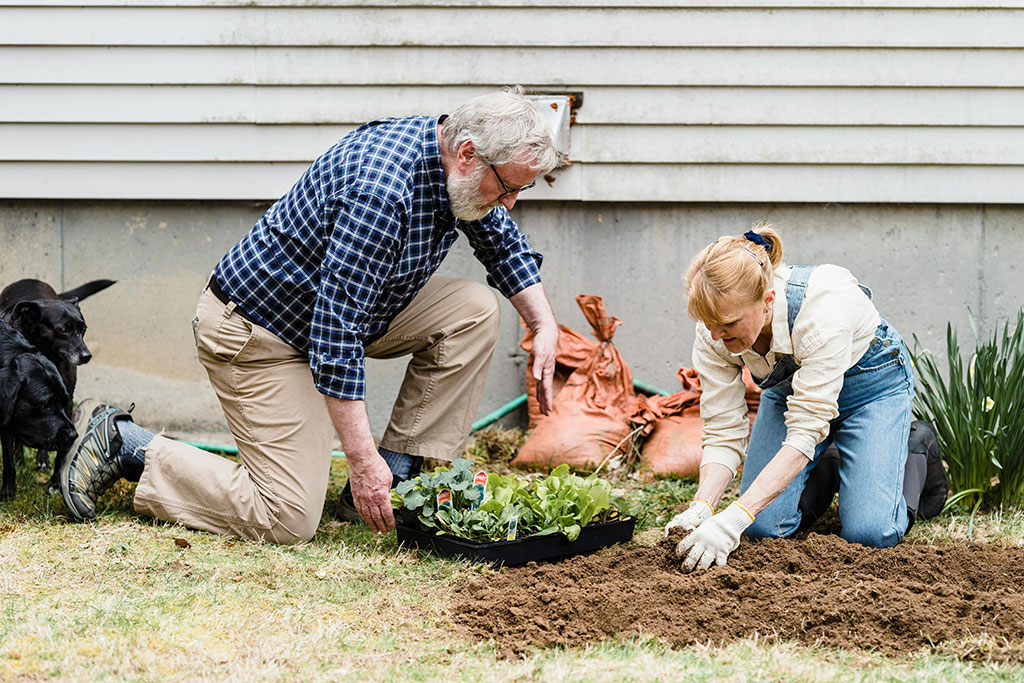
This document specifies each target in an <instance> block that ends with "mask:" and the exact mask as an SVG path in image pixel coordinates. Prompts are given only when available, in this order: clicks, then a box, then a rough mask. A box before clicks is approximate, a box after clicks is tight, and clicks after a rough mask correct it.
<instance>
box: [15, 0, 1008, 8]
mask: <svg viewBox="0 0 1024 683" xmlns="http://www.w3.org/2000/svg"><path fill="white" fill-rule="evenodd" d="M173 4H174V6H176V7H292V8H302V9H305V8H309V7H437V6H439V5H444V6H446V7H514V8H517V9H521V8H523V7H574V8H582V9H592V8H597V7H600V8H611V9H616V8H622V7H623V6H624V5H625V4H626V3H625V2H623V0H597V1H595V0H532V1H529V2H523V0H444V2H443V3H442V2H439V1H438V0H174V1H173ZM25 5H30V6H37V7H67V6H74V7H108V6H109V7H163V6H166V5H167V2H162V1H161V0H78V2H74V3H69V2H68V0H31V1H30V2H27V1H26V0H0V7H19V6H25ZM631 5H639V6H642V7H651V8H662V7H669V8H675V7H679V6H680V5H684V6H686V7H701V8H711V9H731V8H735V7H754V8H766V7H777V8H782V9H791V8H798V7H807V8H821V7H834V8H840V9H863V8H882V9H895V8H911V9H949V8H952V9H989V8H1011V9H1012V8H1017V7H1019V6H1020V3H1019V2H1018V1H1017V0H985V2H984V3H983V4H982V5H981V6H979V4H978V3H976V2H975V3H971V2H965V0H810V1H808V0H803V1H802V2H794V1H793V0H688V1H687V2H685V3H680V2H678V0H643V2H636V3H631Z"/></svg>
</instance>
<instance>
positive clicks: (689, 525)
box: [665, 498, 715, 538]
mask: <svg viewBox="0 0 1024 683" xmlns="http://www.w3.org/2000/svg"><path fill="white" fill-rule="evenodd" d="M713 514H715V509H714V508H713V507H711V503H708V502H705V501H703V500H700V499H698V498H694V499H693V501H692V502H691V503H690V507H688V508H686V509H685V510H683V511H682V512H680V513H679V514H678V515H676V516H675V517H673V518H672V521H671V522H669V523H668V524H666V525H665V538H668V530H669V529H674V528H675V527H679V528H680V529H682V530H683V531H693V530H694V529H696V528H697V527H699V526H700V525H701V524H703V523H704V520H705V519H711V515H713Z"/></svg>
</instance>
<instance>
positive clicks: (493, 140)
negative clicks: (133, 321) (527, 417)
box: [61, 89, 560, 543]
mask: <svg viewBox="0 0 1024 683" xmlns="http://www.w3.org/2000/svg"><path fill="white" fill-rule="evenodd" d="M559 162H560V158H559V155H558V153H557V151H556V149H555V147H554V144H553V141H552V139H551V135H550V133H549V132H548V128H547V125H546V123H545V121H544V118H543V116H542V115H541V114H540V113H539V111H537V110H536V109H535V108H534V107H533V106H532V105H531V104H530V102H529V101H528V100H526V99H525V98H524V97H523V96H522V94H521V90H519V89H507V90H505V91H503V92H499V93H494V94H490V95H484V96H481V97H477V98H475V99H472V100H470V101H469V102H467V103H465V104H464V105H462V106H461V107H459V108H458V109H456V110H455V111H454V112H453V113H452V114H451V115H450V116H440V117H433V116H413V117H409V118H400V119H384V120H380V121H374V122H372V123H368V124H366V125H364V126H362V127H360V128H358V129H357V130H355V131H353V132H352V133H350V134H349V135H347V136H345V137H344V138H342V140H341V141H340V142H338V144H336V145H335V146H334V147H332V148H331V149H329V150H328V151H327V152H326V153H325V154H323V155H322V156H321V157H320V158H319V159H317V160H316V161H315V162H313V164H312V165H311V166H310V167H309V169H307V170H306V172H305V173H304V174H303V175H302V177H300V178H299V180H298V182H296V184H295V185H294V186H293V187H292V188H291V190H289V191H288V193H287V194H285V196H284V197H282V198H281V199H280V200H279V201H278V202H277V203H275V204H274V205H273V206H272V207H270V209H269V210H268V211H267V212H266V214H264V216H263V217H262V218H261V219H260V220H259V222H258V223H257V224H256V225H255V227H253V229H252V230H251V231H250V232H249V233H248V234H247V235H245V236H244V237H243V238H242V239H241V240H240V241H239V242H238V244H236V245H235V246H234V247H233V248H232V249H231V250H230V251H228V253H227V254H226V255H225V256H224V257H223V258H222V259H221V260H220V262H219V263H218V264H217V266H216V268H215V269H214V271H213V274H212V277H211V279H210V281H209V286H208V287H207V288H206V290H204V292H203V294H202V296H201V297H200V299H199V304H198V307H197V310H196V318H195V320H193V328H194V332H195V338H196V346H197V349H198V353H199V359H200V361H201V362H202V363H203V365H204V366H205V367H206V369H207V372H208V374H209V376H210V381H211V383H212V385H213V388H214V390H215V391H216V393H217V396H218V397H219V398H220V401H221V404H222V406H223V408H224V414H225V416H226V417H227V422H228V426H229V427H230V429H231V431H232V433H233V434H234V436H235V440H236V442H237V444H238V450H239V459H240V462H239V463H234V462H231V461H229V460H225V459H223V458H220V457H217V456H214V455H210V454H208V453H205V452H203V451H201V450H199V449H196V448H193V447H191V446H188V445H186V444H182V443H179V442H175V441H172V440H170V439H167V438H164V437H161V436H156V437H154V436H153V434H151V433H150V432H147V431H146V430H143V429H142V428H140V427H138V426H136V425H135V424H134V422H133V421H132V420H131V418H130V416H129V415H128V414H127V413H125V412H124V411H121V410H118V409H117V408H115V407H113V406H106V405H97V406H95V408H91V407H90V408H86V409H85V410H83V411H81V412H82V414H81V415H80V416H79V417H78V419H77V422H78V425H79V433H80V435H81V436H80V437H79V440H78V442H77V443H76V445H75V446H73V447H72V451H71V454H70V456H69V457H68V458H67V459H66V461H65V466H64V468H63V469H62V472H61V489H62V493H63V497H64V501H65V503H66V504H67V506H68V509H69V510H70V511H71V515H72V516H73V517H74V518H75V519H76V520H87V519H91V518H92V517H93V516H94V515H95V500H96V497H97V495H98V494H99V493H100V492H102V491H103V490H104V489H105V488H107V487H108V486H109V485H110V484H111V483H113V482H114V481H115V480H117V479H118V478H120V477H127V478H132V479H138V478H140V477H141V478H140V479H139V485H138V487H137V489H136V494H135V508H136V510H138V511H139V512H141V513H144V514H148V515H151V516H153V517H157V518H159V519H163V520H168V521H173V522H180V523H182V524H185V525H187V526H190V527H194V528H199V529H205V530H208V531H212V532H215V533H220V534H227V535H233V536H238V537H241V538H249V539H266V540H269V541H274V542H277V543H294V542H300V541H306V540H309V539H310V538H311V537H312V536H313V533H314V532H315V531H316V528H317V525H318V523H319V520H320V517H321V514H322V511H323V502H324V494H325V492H326V489H327V480H328V474H329V470H330V457H331V456H330V452H331V442H332V434H333V432H334V431H337V433H338V434H339V435H340V437H341V441H342V447H343V448H344V449H345V454H346V457H347V459H348V464H349V483H348V484H347V485H346V489H345V491H344V492H343V495H342V502H341V504H340V512H341V515H342V517H343V518H345V519H350V520H352V519H358V518H359V517H361V518H362V519H364V520H366V521H367V522H368V523H369V525H370V526H371V527H372V528H373V529H374V531H376V532H379V533H385V532H387V531H389V530H390V529H393V528H394V518H393V515H392V511H391V504H390V495H389V491H390V489H391V487H392V485H393V483H395V482H396V480H401V479H405V478H408V477H410V476H413V475H414V474H415V473H416V472H417V471H418V468H419V464H420V463H421V462H422V459H423V458H424V457H431V458H440V459H452V458H454V457H456V456H457V455H458V454H459V453H460V452H461V450H462V447H463V445H464V442H465V440H466V438H467V436H468V433H469V428H470V424H471V422H472V419H473V416H474V415H475V413H476V409H477V406H478V403H479V401H480V396H481V394H482V391H483V386H484V381H485V379H486V375H487V369H488V366H489V365H490V359H491V355H492V353H493V350H494V346H495V343H496V341H497V335H498V304H497V300H496V298H495V296H494V294H493V293H492V291H491V290H490V289H488V288H487V287H486V286H484V285H482V284H479V283H475V282H469V281H465V280H458V279H454V278H450V277H444V276H441V275H436V274H435V271H436V270H437V268H438V267H439V266H440V264H441V262H442V260H443V259H444V257H445V255H446V254H447V253H448V251H449V249H450V248H451V246H452V243H453V242H454V241H455V240H456V238H457V237H458V232H459V231H461V232H463V233H465V235H466V237H467V238H468V239H469V242H470V244H471V245H472V247H473V249H474V252H475V254H476V256H477V258H478V259H479V260H480V261H481V262H482V263H483V265H484V266H485V267H486V269H487V279H488V282H489V283H490V284H491V285H492V286H494V287H495V288H497V289H498V291H500V292H501V294H503V295H504V296H506V297H508V299H509V300H510V301H511V303H512V304H513V305H514V306H515V308H516V309H517V310H518V311H519V313H520V314H521V315H522V316H523V319H524V320H525V321H526V323H527V324H528V325H529V326H530V328H531V329H533V331H534V333H535V335H536V336H535V343H534V354H535V357H536V362H535V364H534V367H533V373H534V376H535V377H537V378H538V380H539V383H538V384H539V386H538V400H539V401H540V405H541V407H542V410H545V411H546V410H547V408H548V406H549V405H550V399H551V376H552V374H553V370H554V352H555V345H556V342H557V334H558V333H557V326H556V323H555V320H554V316H553V315H552V312H551V308H550V306H549V304H548V301H547V298H546V297H545V294H544V289H543V286H542V285H541V282H540V274H539V267H540V262H541V256H540V255H539V254H538V253H536V252H535V251H533V250H532V249H531V248H530V246H529V245H528V244H527V243H526V241H525V239H524V238H523V236H522V234H521V233H520V232H519V230H518V229H517V227H516V225H515V223H514V222H513V221H512V220H511V218H509V214H508V210H509V209H511V208H512V207H513V205H514V204H515V202H516V199H517V198H518V196H519V193H520V192H522V191H524V190H526V189H528V188H530V187H532V186H533V184H534V182H535V180H536V178H537V177H538V176H539V175H541V174H542V173H546V172H548V171H549V170H551V169H552V168H554V167H555V166H556V165H557V164H558V163H559ZM410 354H411V356H412V359H411V360H410V362H409V365H408V367H407V369H406V374H405V380H404V382H403V384H402V387H401V390H400V391H399V394H398V398H397V400H396V402H395V404H394V409H393V413H392V416H391V421H390V423H389V424H388V427H387V429H386V431H385V432H384V435H383V438H382V439H381V441H380V445H379V446H377V445H375V443H374V440H373V437H372V435H371V433H370V426H369V420H368V418H367V413H366V408H365V405H364V402H363V401H364V394H365V388H364V385H365V381H364V358H365V357H367V356H369V357H371V358H394V357H398V356H405V355H410Z"/></svg>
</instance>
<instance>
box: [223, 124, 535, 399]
mask: <svg viewBox="0 0 1024 683" xmlns="http://www.w3.org/2000/svg"><path fill="white" fill-rule="evenodd" d="M438 121H439V119H437V118H435V117H430V116H414V117H409V118H401V119H383V120H379V121H373V122H371V123H368V124H366V125H364V126H361V127H360V128H358V129H356V130H355V131H353V132H352V133H350V134H348V135H346V136H345V137H344V138H342V139H341V141H340V142H338V144H336V145H335V146H334V147H332V148H331V149H329V150H327V152H326V153H324V154H323V155H322V156H321V157H320V158H318V159H317V160H316V161H314V162H313V164H312V165H311V166H310V167H309V168H308V169H306V171H305V173H303V174H302V177H300V178H299V180H298V182H296V183H295V185H294V186H292V188H291V189H290V190H289V191H288V193H287V194H285V195H284V196H283V197H282V198H281V199H279V200H278V201H277V203H275V204H274V205H273V206H272V207H270V209H268V210H267V212H266V213H265V214H264V215H263V217H262V218H260V220H259V222H257V223H256V225H255V226H254V227H253V228H252V230H250V231H249V233H248V234H246V235H245V237H243V238H242V239H241V240H240V241H239V242H238V244H236V245H235V246H234V247H232V248H231V250H230V251H228V253H227V254H225V255H224V257H223V258H222V259H221V260H220V263H218V264H217V268H216V270H215V275H216V277H217V281H218V283H219V284H220V286H221V288H222V289H223V290H224V292H225V293H226V294H227V295H228V296H229V297H230V298H231V300H232V301H234V302H235V303H236V304H237V305H238V306H239V307H240V308H241V309H242V310H243V311H245V312H246V313H247V314H248V315H249V317H251V318H252V319H253V320H255V321H256V322H258V323H259V324H260V325H262V326H264V327H266V328H267V329H269V330H270V331H272V332H273V333H274V334H276V335H278V336H279V337H281V338H282V339H284V340H285V341H286V342H288V343H289V344H290V345H292V346H293V347H295V348H296V349H298V350H300V351H304V352H307V353H308V354H309V363H310V367H311V368H312V370H313V378H314V381H315V383H316V386H317V389H318V390H319V391H320V392H321V393H323V394H326V395H328V396H333V397H335V398H340V399H346V400H362V399H363V398H364V395H365V377H364V365H363V361H364V357H363V348H364V346H365V345H367V344H369V343H370V342H372V341H374V340H375V339H377V338H379V337H380V336H382V335H383V334H384V332H385V331H386V330H387V328H388V325H389V324H390V323H391V321H392V320H393V319H394V317H395V316H396V315H397V314H398V313H399V312H400V311H401V310H402V309H403V308H404V307H405V306H407V305H408V304H409V302H410V301H412V299H413V297H414V296H415V295H416V293H417V292H418V291H419V290H420V288H421V287H422V286H423V285H424V284H425V283H426V281H427V280H428V279H429V278H430V276H431V275H432V274H433V273H434V271H436V270H437V268H438V267H439V266H440V265H441V261H442V260H443V259H444V257H445V256H446V255H447V253H448V251H449V250H450V249H451V247H452V244H453V243H454V242H455V240H456V239H457V237H458V231H461V232H463V233H465V234H466V237H467V238H468V239H469V242H470V244H471V246H472V248H473V250H474V253H475V254H476V257H477V258H478V259H479V260H480V262H481V263H483V265H484V267H485V268H486V270H487V281H488V283H489V284H490V285H491V286H492V287H495V288H497V289H498V290H499V291H500V292H501V293H502V294H503V295H504V296H506V297H509V296H512V295H513V294H515V293H517V292H519V291H520V290H522V289H524V288H526V287H528V286H530V285H532V284H535V283H537V282H540V263H541V255H540V254H538V253H537V252H535V251H534V250H533V249H532V248H531V247H530V245H529V244H527V242H526V239H525V238H524V237H523V235H522V233H520V232H519V230H518V228H517V227H516V224H515V223H514V222H513V221H512V219H511V218H510V217H509V215H508V212H507V211H506V210H505V208H504V207H499V208H497V209H495V210H493V211H491V213H490V214H489V215H488V216H487V217H485V218H484V219H482V220H479V221H473V222H464V221H459V220H456V219H455V218H454V217H453V216H452V214H451V210H450V209H449V206H448V195H447V192H446V191H445V185H444V172H443V168H442V166H441V154H440V149H439V147H438V139H437V123H438Z"/></svg>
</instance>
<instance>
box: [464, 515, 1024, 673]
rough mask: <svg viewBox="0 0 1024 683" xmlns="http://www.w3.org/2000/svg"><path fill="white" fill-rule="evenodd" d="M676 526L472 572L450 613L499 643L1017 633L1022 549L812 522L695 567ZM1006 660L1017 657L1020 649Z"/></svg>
mask: <svg viewBox="0 0 1024 683" xmlns="http://www.w3.org/2000/svg"><path fill="white" fill-rule="evenodd" d="M680 537H681V534H679V535H674V536H673V537H672V538H670V539H667V540H665V541H662V542H661V543H660V544H659V545H658V546H656V547H642V546H636V545H628V546H619V547H616V548H611V549H608V550H605V551H602V552H600V553H598V554H596V555H589V556H582V557H576V558H570V559H567V560H564V561H562V562H557V563H544V564H529V565H526V566H524V567H509V568H505V569H502V570H501V571H500V572H499V573H498V574H497V575H495V576H491V577H487V578H480V579H474V580H472V581H470V582H469V583H468V585H467V586H466V587H465V588H464V590H460V591H458V592H457V595H458V596H459V597H458V598H457V604H456V605H455V614H456V618H457V621H458V622H459V623H460V624H462V625H463V626H462V628H465V629H468V631H469V632H470V633H471V634H472V635H473V636H474V637H476V638H480V639H485V640H490V639H493V640H495V641H496V642H497V643H498V645H499V647H500V648H501V651H502V652H503V653H504V654H506V655H515V654H520V653H522V652H523V651H524V650H526V649H527V648H528V647H529V646H531V645H537V646H542V647H543V646H551V645H566V646H579V645H585V644H587V643H592V642H597V641H599V640H602V639H609V638H617V637H625V638H631V637H637V636H656V637H657V638H658V639H660V640H661V641H662V642H664V643H668V644H670V645H672V646H677V647H684V646H688V645H692V644H695V643H707V642H709V641H710V642H711V643H712V644H720V643H726V642H729V641H731V640H734V639H739V638H743V637H747V636H751V635H753V634H755V633H757V634H759V635H760V636H761V637H762V638H764V637H767V638H769V639H772V638H777V639H779V640H795V641H798V642H800V643H803V644H806V645H824V646H828V647H836V648H846V649H861V650H874V651H879V652H882V653H884V654H888V655H899V654H907V653H911V652H916V651H919V650H921V649H922V648H931V647H935V646H937V645H939V644H940V643H941V642H942V641H945V640H957V639H961V638H964V637H967V636H980V635H982V634H987V635H990V636H993V637H995V638H997V639H999V640H1001V641H1002V640H1003V639H1006V640H1008V641H1009V642H1010V643H1016V644H1021V643H1024V549H1020V548H1014V549H1008V548H1004V547H1000V546H995V545H988V544H975V545H968V546H950V547H937V546H930V545H919V544H913V543H905V544H902V545H899V546H897V547H895V548H888V549H873V548H865V547H863V546H858V545H852V544H849V543H846V542H845V541H843V540H842V539H841V538H839V537H837V536H831V535H821V534H813V533H812V534H809V535H807V536H806V537H804V538H801V539H790V540H779V539H769V540H762V541H752V540H749V539H744V541H743V543H742V544H741V546H740V548H739V549H738V550H736V552H734V553H733V554H732V556H731V557H730V558H729V564H728V565H727V566H725V567H713V568H711V569H710V570H708V571H706V572H704V573H700V574H692V575H691V574H685V573H683V572H682V571H681V570H680V568H679V561H678V560H676V559H675V553H674V550H675V544H676V543H677V542H678V540H679V538H680ZM1003 658H1004V659H1005V658H1006V657H1005V655H1004V657H1003ZM1009 659H1010V660H1013V661H1024V649H1022V648H1019V647H1015V648H1014V651H1013V653H1011V654H1009Z"/></svg>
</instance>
